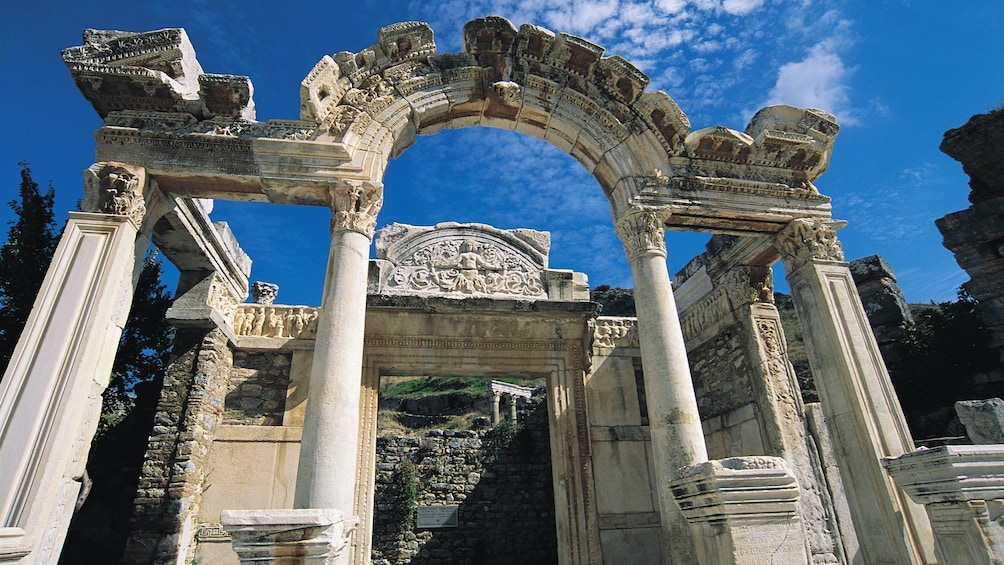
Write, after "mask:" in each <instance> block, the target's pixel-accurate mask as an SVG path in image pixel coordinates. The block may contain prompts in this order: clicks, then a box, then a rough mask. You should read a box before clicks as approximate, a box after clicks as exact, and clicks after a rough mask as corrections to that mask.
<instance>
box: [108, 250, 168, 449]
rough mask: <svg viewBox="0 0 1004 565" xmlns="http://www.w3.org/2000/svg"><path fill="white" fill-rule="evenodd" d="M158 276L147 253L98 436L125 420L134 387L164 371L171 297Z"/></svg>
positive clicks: (156, 262) (153, 259)
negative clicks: (166, 314) (167, 318)
mask: <svg viewBox="0 0 1004 565" xmlns="http://www.w3.org/2000/svg"><path fill="white" fill-rule="evenodd" d="M162 273H163V271H162V269H161V262H160V260H159V259H158V258H157V256H156V254H155V253H152V252H148V253H147V255H146V257H145V258H144V259H143V269H142V271H140V274H139V281H138V282H137V283H136V292H135V293H134V294H133V299H132V308H131V309H130V310H129V319H128V321H127V322H126V325H125V328H124V329H123V330H122V337H121V338H120V339H119V349H118V353H117V354H116V355H115V363H114V365H112V376H111V380H110V382H109V383H108V389H107V390H105V393H104V398H103V406H102V410H101V412H102V418H101V424H100V427H99V433H101V432H103V431H105V430H106V429H107V428H108V427H109V426H111V425H114V424H115V423H117V422H119V421H120V420H122V418H124V417H125V415H126V413H127V412H128V411H129V409H130V408H131V407H132V405H133V398H134V395H133V388H134V387H135V386H136V385H137V384H138V383H140V382H144V381H149V380H152V379H154V378H155V377H156V376H157V375H159V374H160V373H162V372H163V371H164V369H165V368H166V367H167V360H168V352H169V350H170V347H171V343H172V340H173V337H174V330H173V329H172V328H171V325H170V324H168V323H167V320H166V319H165V313H166V312H167V309H168V308H169V307H170V306H171V295H170V294H169V293H168V292H167V289H166V287H165V286H164V285H163V284H162V283H161V282H160V278H161V275H162Z"/></svg>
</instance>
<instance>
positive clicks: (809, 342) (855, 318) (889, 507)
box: [775, 219, 935, 564]
mask: <svg viewBox="0 0 1004 565" xmlns="http://www.w3.org/2000/svg"><path fill="white" fill-rule="evenodd" d="M844 224H845V222H839V221H810V220H805V219H799V220H794V221H793V222H791V224H789V225H788V226H787V227H786V228H785V229H784V230H782V231H781V232H780V233H779V234H778V235H777V238H776V240H775V246H776V247H777V249H778V251H779V252H780V253H781V259H782V260H783V261H784V267H785V271H786V273H787V278H788V283H789V285H790V286H791V294H792V299H793V301H794V303H795V311H796V312H797V313H798V319H799V320H800V321H801V323H802V327H803V328H804V331H805V341H806V346H807V349H808V352H809V362H810V365H811V366H812V372H813V374H814V375H815V377H816V387H817V388H818V390H819V395H820V398H821V400H822V405H823V411H824V413H825V415H826V421H827V424H828V426H829V428H830V430H831V432H832V434H833V436H834V440H835V442H834V445H835V447H836V453H837V458H838V460H839V464H840V472H841V475H842V477H843V479H844V480H843V483H844V485H845V488H846V489H847V499H848V502H849V504H850V509H851V515H852V518H853V520H854V527H855V530H856V531H857V534H858V538H859V540H860V543H861V552H862V553H863V558H864V560H865V561H866V562H868V563H890V564H891V563H934V561H935V560H934V543H933V538H932V535H931V529H930V527H931V526H930V523H929V522H928V520H927V516H925V515H924V512H923V510H922V509H921V508H920V507H919V506H918V505H916V504H914V503H913V502H911V501H910V500H909V498H907V497H906V496H905V495H904V494H903V492H902V491H900V490H899V489H897V488H896V486H895V485H894V484H893V483H892V481H891V480H890V479H889V477H887V476H886V474H885V472H884V470H883V469H882V464H881V461H882V459H883V458H884V457H892V456H897V455H901V454H903V453H907V452H909V451H912V450H913V438H912V437H911V435H910V431H909V429H908V428H907V426H906V420H905V419H904V417H903V412H902V410H901V409H900V406H899V400H898V399H897V397H896V392H895V391H894V390H893V388H892V383H891V382H890V380H889V374H888V372H887V371H886V368H885V364H884V363H883V361H882V357H881V354H880V353H879V349H878V344H877V343H876V342H875V337H874V336H873V335H872V332H871V328H870V326H869V324H868V318H867V317H866V316H865V312H864V308H863V307H862V305H861V300H860V298H858V294H857V291H856V290H855V286H854V280H853V279H852V277H851V272H850V270H849V269H848V266H847V263H845V262H844V255H843V251H842V249H841V246H840V242H839V241H838V240H837V236H836V232H837V230H838V229H840V228H841V227H843V225H844ZM849 557H853V556H849Z"/></svg>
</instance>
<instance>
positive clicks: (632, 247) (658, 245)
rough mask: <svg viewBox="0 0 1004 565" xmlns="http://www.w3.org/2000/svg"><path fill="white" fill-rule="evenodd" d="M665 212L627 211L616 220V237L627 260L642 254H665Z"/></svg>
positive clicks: (663, 255)
mask: <svg viewBox="0 0 1004 565" xmlns="http://www.w3.org/2000/svg"><path fill="white" fill-rule="evenodd" d="M664 218H665V214H663V213H659V212H656V211H653V210H642V211H632V212H628V213H627V214H625V215H624V216H622V217H621V219H620V220H618V221H617V224H616V226H614V227H615V228H616V230H617V237H619V238H621V243H623V244H624V252H625V253H627V258H628V261H633V260H635V259H636V258H638V257H641V256H642V255H659V256H662V257H665V256H666V239H665V237H664V236H665V233H666V231H665V223H664V222H665V220H664Z"/></svg>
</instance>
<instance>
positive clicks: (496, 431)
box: [481, 420, 526, 462]
mask: <svg viewBox="0 0 1004 565" xmlns="http://www.w3.org/2000/svg"><path fill="white" fill-rule="evenodd" d="M525 429H526V428H525V426H524V425H523V424H522V423H520V422H517V421H515V420H501V421H499V423H497V424H495V426H494V427H493V428H492V429H490V430H488V431H487V432H486V433H485V436H484V438H483V439H482V440H481V448H482V449H483V450H484V452H485V459H486V460H487V461H489V462H492V461H495V460H497V459H498V457H499V455H500V454H502V453H503V452H505V451H506V450H507V449H509V446H511V445H512V444H513V442H514V441H516V440H517V438H521V436H523V434H524V431H525ZM523 439H524V441H523V442H522V443H525V438H523Z"/></svg>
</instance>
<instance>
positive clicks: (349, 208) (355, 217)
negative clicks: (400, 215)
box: [328, 180, 383, 238]
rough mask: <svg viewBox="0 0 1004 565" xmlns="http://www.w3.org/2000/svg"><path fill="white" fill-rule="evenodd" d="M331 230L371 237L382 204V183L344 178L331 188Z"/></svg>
mask: <svg viewBox="0 0 1004 565" xmlns="http://www.w3.org/2000/svg"><path fill="white" fill-rule="evenodd" d="M328 206H330V207H331V231H332V232H336V231H341V230H350V231H354V232H359V233H361V234H363V235H365V236H366V237H369V238H372V237H373V229H374V228H375V227H376V219H377V214H378V213H379V212H380V207H381V206H383V184H381V183H376V182H364V181H353V180H346V181H343V182H342V183H340V184H339V185H338V186H336V187H334V188H332V189H331V192H330V193H329V195H328Z"/></svg>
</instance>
